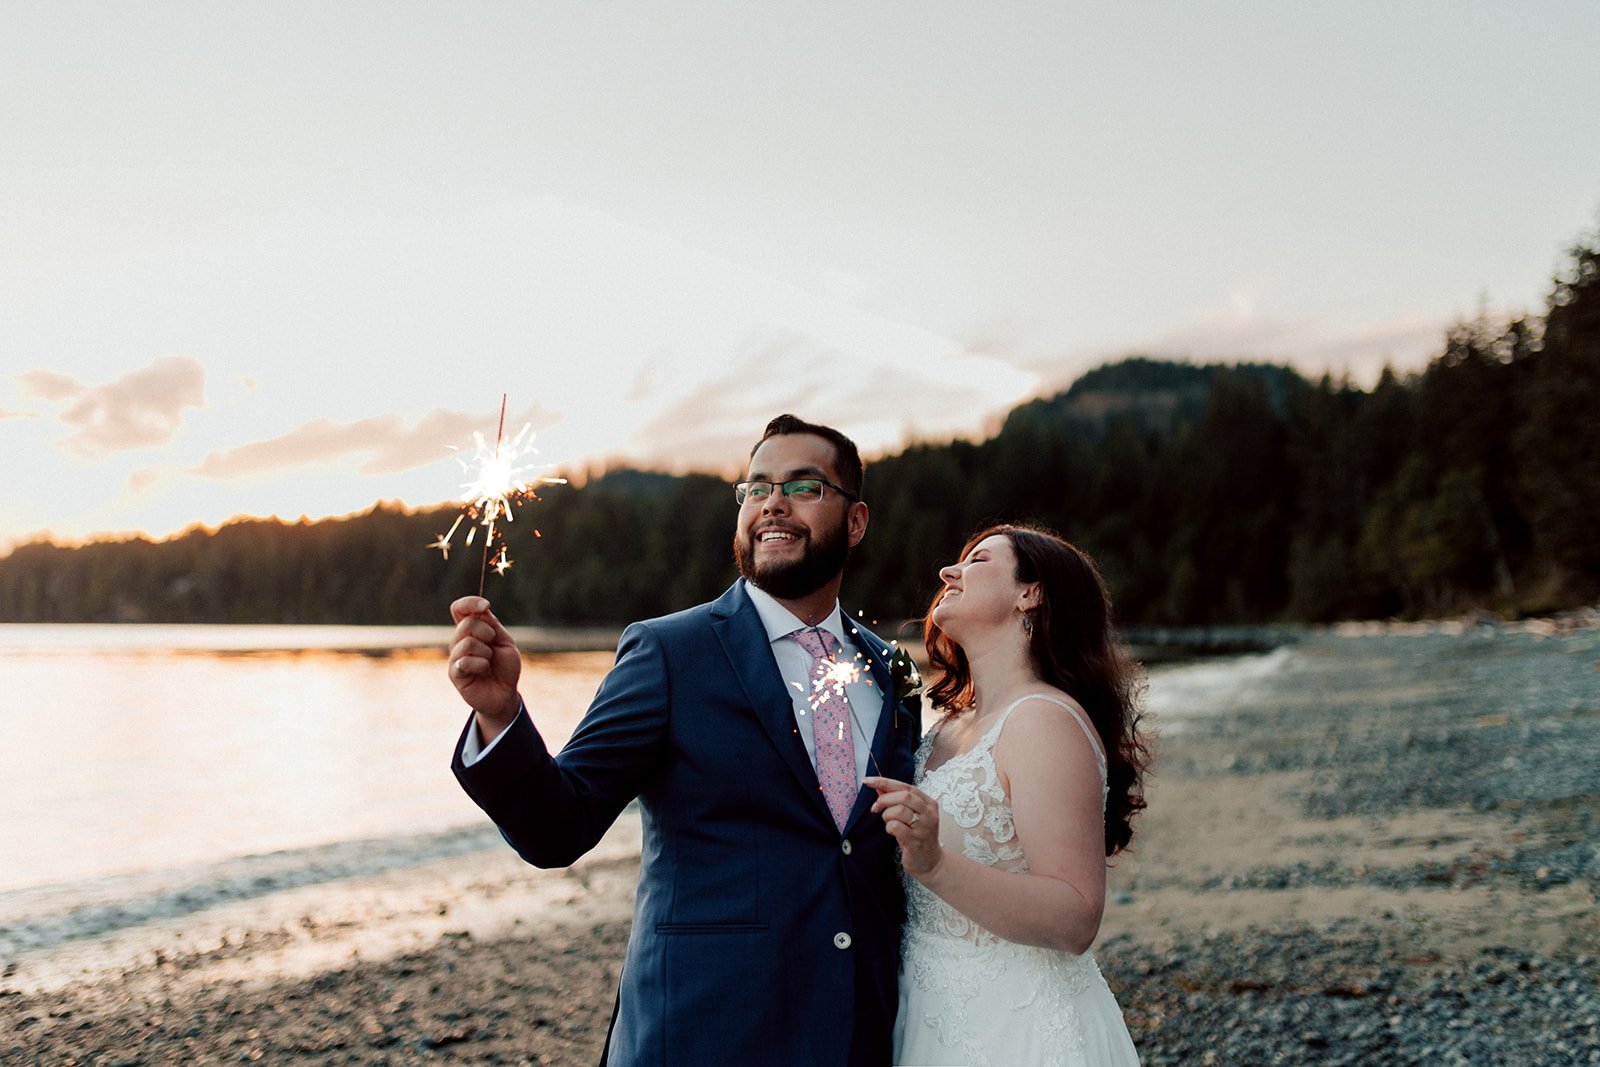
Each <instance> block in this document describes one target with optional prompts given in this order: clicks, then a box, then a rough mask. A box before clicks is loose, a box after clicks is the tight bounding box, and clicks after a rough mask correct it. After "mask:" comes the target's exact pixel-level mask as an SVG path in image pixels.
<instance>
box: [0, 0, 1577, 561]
mask: <svg viewBox="0 0 1600 1067" xmlns="http://www.w3.org/2000/svg"><path fill="white" fill-rule="evenodd" d="M1597 54H1600V4H1595V3H1593V2H1592V0H1567V2H1550V0H1528V2H1523V3H1518V4H1514V5H1512V4H1504V3H1487V2H1482V3H1479V2H1443V0H1415V2H1408V3H1404V4H1394V3H1375V2H1374V3H1367V2H1349V3H1339V4H1318V5H1311V4H1284V3H1281V2H1278V0H1231V2H1230V0H1219V2H1213V3H1207V4H1200V3H1194V2H1175V0H1145V2H1141V3H1137V4H1123V5H1117V4H1104V3H1097V4H1089V3H1080V2H1076V0H1049V2H1043V0H1041V2H996V3H990V4H971V3H950V2H943V0H921V2H917V3H903V2H873V0H865V2H863V0H855V2H851V3H838V2H830V0H806V2H804V3H800V2H789V0H763V2H761V3H748V2H728V3H714V4H713V3H673V4H660V3H645V2H627V3H595V2H590V3H563V2H540V3H509V2H489V0H485V2H480V3H473V4H445V3H427V4H424V3H410V2H400V0H385V2H382V3H360V2H346V3H337V4H330V3H326V2H323V0H317V2H311V3H306V2H298V0H275V2H273V3H271V4H216V3H211V2H206V3H180V2H169V0H151V2H148V3H142V4H102V3H78V2H74V0H45V2H31V0H30V2H17V3H10V4H7V5H6V6H5V8H4V10H3V12H0V146H3V150H0V205H3V206H0V455H3V456H4V457H5V463H4V469H5V474H4V481H3V485H4V490H3V492H0V550H4V549H5V548H6V547H8V546H10V545H13V544H16V543H18V542H21V541H25V540H29V539H34V538H39V537H52V538H56V539H59V540H67V541H71V540H80V539H85V538H91V537H99V536H111V535H125V534H128V533H136V532H142V533H145V534H148V535H151V536H157V537H160V536H167V535H170V534H173V533H175V532H177V531H180V530H182V529H184V528H186V527H188V526H190V525H192V524H196V523H200V524H206V525H216V524H218V523H221V522H223V521H225V520H227V519H228V518H230V517H233V516H236V515H258V516H266V515H277V516H280V517H283V518H286V519H293V518H297V517H299V516H302V515H307V516H310V517H312V518H320V517H324V516H328V515H338V514H347V513H350V512H354V511H359V510H362V509H364V508H366V507H369V506H371V505H372V504H373V503H374V502H376V501H380V500H381V501H402V502H404V503H406V504H409V505H413V506H426V505H432V504H436V503H439V502H442V501H446V500H449V499H451V498H453V497H454V496H456V495H457V494H458V493H459V492H460V488H461V482H462V481H463V479H464V475H463V472H462V470H461V467H460V466H459V464H458V462H457V459H456V455H457V453H455V452H453V451H452V448H453V447H465V448H471V446H472V445H473V435H474V433H478V434H486V435H488V436H489V437H491V438H492V437H493V435H494V433H495V431H496V426H497V424H498V416H499V410H500V403H501V398H502V395H503V394H504V395H505V396H506V397H507V398H508V399H507V404H508V408H509V415H508V418H507V432H508V434H509V433H514V432H515V431H516V430H517V429H519V428H520V427H521V426H523V425H532V427H533V429H534V431H536V433H537V442H538V447H539V449H540V453H541V454H540V456H539V461H540V462H548V463H550V464H552V465H553V467H554V468H558V469H560V470H562V471H569V472H583V471H592V470H598V469H601V468H603V467H604V466H607V465H617V464H621V463H631V464H642V465H649V466H652V467H656V468H660V469H667V470H673V471H685V470H691V469H692V470H704V471H709V472H712V473H725V474H728V475H730V476H733V475H734V474H735V472H737V471H738V470H739V468H740V465H741V461H742V460H743V458H744V456H745V455H747V453H748V450H749V447H750V444H751V443H752V442H753V441H754V439H755V438H756V437H757V436H759V433H760V430H761V428H762V426H764V425H765V423H766V421H767V420H768V419H769V418H770V417H772V416H773V415H776V414H778V413H779V412H783V411H792V412H795V413H797V414H800V415H802V416H803V417H806V418H811V419H815V420H818V421H822V422H826V423H830V424H832V425H836V426H838V427H840V428H841V429H843V430H844V431H845V432H846V433H848V434H850V435H851V436H852V437H854V438H855V439H856V440H857V441H858V442H859V443H860V444H861V446H862V448H863V450H864V452H866V453H867V454H868V455H869V456H870V455H874V454H883V453H885V452H890V451H894V450H896V449H898V448H900V447H902V446H903V445H904V444H905V443H906V442H908V441H938V440H947V439H949V438H951V437H954V436H962V437H968V438H976V437H981V436H982V435H984V434H986V433H989V432H992V431H993V429H994V428H995V427H996V426H997V425H998V421H999V420H1000V419H1001V418H1003V416H1004V413H1005V412H1006V411H1007V410H1009V409H1010V408H1011V407H1013V406H1014V405H1016V404H1017V403H1019V402H1021V401H1023V400H1026V399H1028V398H1030V397H1033V396H1039V395H1049V394H1051V393H1053V392H1055V391H1057V390H1059V389H1061V388H1064V387H1065V386H1066V385H1068V384H1069V383H1070V382H1071V381H1072V380H1074V379H1075V378H1076V377H1078V376H1079V375H1081V374H1082V373H1083V372H1084V371H1086V370H1088V369H1090V368H1092V367H1094V366H1096V365H1099V364H1101V363H1104V362H1107V361H1110V360H1113V359H1118V358H1122V357H1124V356H1128V355H1134V354H1144V355H1154V356H1160V357H1170V358H1178V359H1196V360H1237V359H1252V360H1272V361H1277V362H1286V363H1290V364H1292V365H1294V366H1296V367H1298V368H1300V369H1301V370H1303V371H1304V372H1305V373H1307V374H1308V375H1320V374H1322V373H1323V372H1324V371H1330V372H1332V373H1333V374H1335V375H1336V376H1338V375H1348V376H1349V377H1350V378H1351V379H1352V380H1354V381H1356V382H1358V383H1362V384H1367V383H1370V382H1371V381H1372V380H1374V379H1375V378H1376V376H1377V374H1378V372H1379V370H1380V368H1381V367H1382V366H1383V365H1384V364H1386V363H1387V364H1391V365H1393V366H1395V367H1396V368H1399V369H1401V370H1406V369H1416V368H1419V367H1421V366H1423V365H1424V364H1425V363H1426V362H1427V360H1428V359H1429V358H1431V357H1432V356H1433V355H1434V354H1436V353H1437V351H1438V350H1439V348H1440V347H1441V341H1442V337H1443V333H1444V330H1445V329H1446V328H1447V327H1448V326H1449V325H1450V324H1451V323H1453V322H1457V321H1460V320H1461V319H1464V318H1471V317H1473V316H1476V315H1478V314H1479V313H1488V314H1494V315H1498V314H1514V313H1517V312H1519V311H1532V312H1538V311H1539V310H1541V309H1542V308H1543V306H1544V300H1545V296H1546V295H1547V292H1548V289H1549V285H1550V278H1551V275H1552V273H1553V272H1554V271H1556V270H1557V269H1559V268H1560V266H1561V264H1562V261H1563V256H1564V253H1565V250H1566V249H1567V248H1568V247H1570V245H1571V244H1572V243H1573V242H1574V241H1575V240H1576V239H1578V238H1579V237H1581V236H1582V235H1584V234H1585V233H1589V232H1593V229H1594V227H1595V225H1596V223H1597V221H1600V137H1596V136H1595V135H1594V129H1595V126H1594V118H1595V114H1594V108H1593V100H1594V92H1593V88H1594V87H1593V80H1592V71H1593V57H1594V56H1595V55H1597Z"/></svg>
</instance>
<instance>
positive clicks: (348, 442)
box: [190, 405, 555, 479]
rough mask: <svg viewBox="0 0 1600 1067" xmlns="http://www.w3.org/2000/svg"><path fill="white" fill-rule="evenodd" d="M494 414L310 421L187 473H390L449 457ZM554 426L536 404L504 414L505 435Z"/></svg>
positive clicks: (227, 452)
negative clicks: (346, 460)
mask: <svg viewBox="0 0 1600 1067" xmlns="http://www.w3.org/2000/svg"><path fill="white" fill-rule="evenodd" d="M498 414H499V413H498V412H496V413H495V414H494V415H491V416H485V415H484V414H482V413H479V412H466V411H432V412H429V413H428V414H426V415H424V416H423V417H422V418H420V419H418V420H417V421H416V422H415V423H413V424H409V425H408V424H407V423H406V421H405V420H404V419H402V418H401V417H400V416H399V415H377V416H374V417H372V418H369V419H358V420H357V421H355V422H335V421H333V420H332V419H313V420H311V421H310V422H308V423H304V424H303V425H301V426H297V427H295V428H294V429H293V430H290V431H289V432H288V433H285V434H280V435H279V436H277V437H273V438H269V439H267V440H265V441H252V442H251V443H249V444H245V445H240V446H238V447H237V448H229V449H223V450H220V451H216V452H212V453H211V454H210V455H208V456H206V458H205V459H204V460H202V461H201V462H200V465H199V466H197V467H194V468H192V470H191V471H190V473H192V474H198V475H201V476H202V477H206V478H219V479H230V478H248V477H251V476H252V475H257V474H266V473H269V472H271V471H277V470H284V469H287V468H291V467H305V466H311V465H312V464H318V463H327V462H329V461H331V460H335V459H339V458H342V457H344V456H352V455H356V456H359V455H365V456H366V457H367V459H366V460H365V462H363V463H362V464H361V465H360V466H359V467H358V468H357V470H358V471H359V472H360V473H362V474H394V473H396V472H399V471H405V470H411V469H413V468H415V467H423V466H426V465H427V464H429V463H434V462H437V461H438V460H440V459H442V458H444V457H445V456H448V455H451V454H452V453H451V452H450V451H449V448H448V446H449V445H452V444H454V445H459V446H465V445H467V444H469V443H470V442H471V441H472V434H473V432H474V431H477V432H479V433H485V427H493V426H494V425H495V422H496V419H497V418H498ZM554 422H555V419H554V418H553V417H552V416H551V415H550V414H549V413H547V412H545V411H544V410H543V409H541V408H539V407H538V406H537V405H535V406H534V407H532V408H529V409H528V410H526V411H523V412H521V413H519V414H516V415H509V416H507V418H506V433H507V435H508V436H509V435H511V434H513V433H515V432H517V431H518V430H520V429H521V428H522V427H523V425H525V424H531V425H532V426H533V428H534V430H535V431H539V430H542V429H545V428H546V427H548V426H550V425H551V424H552V423H554Z"/></svg>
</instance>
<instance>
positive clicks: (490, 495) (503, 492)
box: [427, 395, 567, 596]
mask: <svg viewBox="0 0 1600 1067" xmlns="http://www.w3.org/2000/svg"><path fill="white" fill-rule="evenodd" d="M505 427H506V398H505V396H504V395H502V396H501V397H500V429H499V431H498V432H497V433H496V434H495V441H494V446H493V447H492V448H491V447H490V446H489V444H488V442H486V441H485V440H484V437H483V434H481V433H474V434H473V435H472V439H473V442H474V444H475V446H476V447H475V448H474V449H473V452H472V455H471V456H470V457H468V458H466V459H462V460H460V463H461V467H462V469H463V470H465V471H466V472H467V474H468V476H469V478H470V479H471V480H470V481H467V482H464V483H462V486H461V487H462V488H463V489H464V490H466V493H465V495H464V496H463V497H462V499H463V500H464V501H465V503H464V504H463V506H462V509H461V514H459V515H457V516H456V521H455V522H453V523H451V525H450V529H449V530H448V531H446V532H445V533H442V534H440V535H439V537H438V539H437V540H435V541H432V542H430V543H429V544H428V546H427V547H429V548H436V549H438V550H439V553H440V555H442V556H443V557H444V558H445V559H447V560H448V559H449V558H450V547H451V539H452V538H454V537H455V534H456V531H457V530H458V529H460V528H461V523H462V520H464V519H469V520H471V521H472V524H473V525H472V526H470V527H469V528H468V529H467V536H466V540H465V542H464V544H465V545H471V544H472V541H473V538H474V537H476V536H477V533H478V528H479V527H480V526H481V527H482V528H483V530H484V535H483V566H482V567H481V568H480V569H479V572H478V595H480V596H482V595H483V580H484V576H485V575H486V574H487V573H488V571H489V568H490V567H493V568H494V571H495V573H496V574H500V575H503V574H505V572H506V571H508V570H510V569H511V556H510V555H509V554H508V553H507V552H506V541H505V535H504V533H503V531H502V530H501V528H500V526H501V523H502V522H505V523H510V522H511V521H512V520H513V518H514V514H513V512H514V509H515V508H516V507H518V506H520V505H522V504H524V503H526V502H527V501H529V500H538V499H539V487H540V486H544V485H565V484H566V482H567V480H566V479H565V478H550V477H545V476H542V475H536V474H534V473H533V472H535V471H538V470H542V469H545V467H546V466H548V465H539V464H532V463H524V462H522V460H523V459H524V458H525V457H528V456H535V455H538V449H536V448H534V447H533V437H534V434H533V425H532V424H531V423H530V424H528V425H526V426H524V427H523V428H522V429H521V431H520V432H518V434H517V435H516V437H514V438H512V439H511V441H510V442H507V441H506V440H505ZM533 534H534V536H535V537H537V536H539V531H538V530H535V531H533Z"/></svg>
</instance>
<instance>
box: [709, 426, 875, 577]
mask: <svg viewBox="0 0 1600 1067" xmlns="http://www.w3.org/2000/svg"><path fill="white" fill-rule="evenodd" d="M836 466H837V459H836V456H835V453H834V449H833V445H832V444H831V443H830V442H828V441H827V440H826V439H824V438H821V437H818V436H816V435H815V434H809V433H793V434H779V435H777V436H774V437H769V438H767V439H766V440H765V441H763V442H761V445H760V446H759V447H758V448H757V449H756V451H755V454H754V455H752V456H751V457H750V472H749V474H747V475H746V477H747V478H748V479H751V480H764V481H772V482H780V483H781V482H785V481H788V480H790V479H792V478H804V477H807V476H812V477H818V478H825V479H827V480H828V481H830V482H835V483H837V482H838V481H839V473H838V471H837V470H836V469H835V467H836ZM860 507H861V505H858V504H853V503H852V502H851V501H850V499H849V498H848V497H846V496H844V495H843V494H842V493H839V492H837V491H835V490H831V489H828V490H824V492H823V497H822V499H821V500H815V501H810V502H801V501H794V500H790V499H789V498H788V497H786V496H784V495H783V491H782V489H781V488H780V489H779V490H777V491H775V492H773V493H771V494H769V495H767V496H766V497H764V498H762V499H756V498H755V497H751V498H749V499H747V500H746V501H745V503H744V504H743V505H742V506H741V507H740V508H739V522H738V526H737V527H736V529H735V530H734V536H733V554H734V559H735V560H736V561H737V562H738V564H739V573H740V574H742V575H744V577H745V580H746V581H748V582H750V583H751V584H753V585H756V586H759V587H760V588H762V589H764V590H766V591H767V592H768V593H771V594H772V595H773V596H774V597H777V598H778V599H779V600H794V599H798V598H800V597H803V596H807V595H809V594H811V593H814V592H816V591H817V590H818V589H820V588H822V587H823V586H824V585H825V584H827V583H828V581H829V580H831V579H832V578H834V577H835V576H836V575H838V574H839V572H840V571H842V570H844V562H845V558H846V557H847V556H848V555H849V554H850V549H851V548H852V547H853V546H854V545H855V544H857V543H858V542H859V541H860V540H861V534H862V533H863V532H864V531H865V524H864V523H853V522H852V521H851V518H852V509H854V508H860ZM862 511H863V512H864V511H865V509H864V508H862ZM858 526H859V527H860V528H859V529H858V528H857V527H858Z"/></svg>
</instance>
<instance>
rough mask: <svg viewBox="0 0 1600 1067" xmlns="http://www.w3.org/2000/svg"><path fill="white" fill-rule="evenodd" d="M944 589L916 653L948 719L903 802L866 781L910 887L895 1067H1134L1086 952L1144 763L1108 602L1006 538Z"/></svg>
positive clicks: (996, 539) (1064, 556)
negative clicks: (932, 676) (924, 655)
mask: <svg viewBox="0 0 1600 1067" xmlns="http://www.w3.org/2000/svg"><path fill="white" fill-rule="evenodd" d="M939 577H940V579H941V580H942V581H943V583H944V587H943V589H941V590H940V592H939V595H938V596H937V597H936V598H935V600H934V603H933V607H932V610H931V611H930V612H929V614H928V618H927V623H926V634H925V640H926V644H927V649H928V657H929V660H930V662H931V663H932V665H933V667H934V668H935V671H936V674H937V677H936V680H935V682H934V684H933V685H932V686H931V687H930V689H929V696H930V698H931V699H932V701H933V703H934V704H935V706H939V707H943V708H944V709H945V715H944V717H943V718H942V719H940V720H939V721H938V723H937V724H936V725H935V726H934V727H933V729H931V730H930V731H929V732H928V734H927V736H926V737H924V738H923V741H922V747H921V748H920V749H919V750H918V752H917V762H916V785H915V786H912V785H908V784H906V783H903V782H896V781H894V780H892V779H888V778H869V779H867V784H868V785H869V786H871V787H872V788H874V789H875V790H877V792H878V798H877V800H876V802H875V804H874V808H873V810H875V811H878V812H881V813H882V815H883V818H884V820H885V822H886V824H887V827H888V830H889V832H890V833H891V834H893V835H894V837H895V838H896V840H898V841H899V843H900V847H901V853H902V862H903V865H904V868H905V874H906V896H907V916H906V927H905V942H904V946H903V962H902V966H901V977H900V1012H899V1018H898V1021H897V1023H896V1027H895V1043H894V1044H895V1063H897V1064H903V1065H935V1064H968V1065H980V1064H982V1065H993V1067H1020V1065H1034V1064H1038V1065H1046V1064H1048V1065H1053V1067H1125V1065H1126V1067H1137V1065H1138V1062H1139V1058H1138V1054H1137V1053H1136V1052H1135V1051H1134V1047H1133V1041H1132V1039H1131V1038H1130V1037H1129V1035H1128V1029H1127V1026H1126V1025H1125V1024H1124V1022H1123V1019H1122V1012H1121V1010H1120V1009H1119V1008H1118V1007H1117V1002H1116V999H1115V998H1114V997H1113V996H1112V993H1111V990H1110V989H1109V988H1107V986H1106V983H1105V980H1104V979H1103V978H1102V977H1101V976H1100V969H1099V967H1098V966H1097V965H1096V964H1095V959H1094V955H1093V953H1092V952H1091V951H1090V946H1091V945H1092V944H1093V943H1094V939H1095V935H1096V933H1097V932H1098V931H1099V928H1100V916H1101V912H1102V910H1103V908H1104V904H1105V888H1106V857H1108V856H1111V855H1114V854H1115V853H1116V852H1118V851H1120V850H1121V849H1122V848H1123V847H1124V846H1126V845H1127V843H1128V841H1129V839H1130V837H1131V835H1132V829H1131V826H1130V819H1131V818H1132V817H1133V815H1134V814H1135V813H1137V812H1138V811H1139V810H1140V809H1141V808H1143V807H1144V798H1143V796H1142V794H1141V792H1140V790H1141V783H1142V780H1143V777H1144V772H1145V768H1146V766H1147V764H1148V762H1149V751H1148V748H1147V747H1146V743H1145V741H1144V739H1142V738H1141V737H1140V735H1139V731H1138V718H1139V716H1138V710H1137V707H1136V701H1135V697H1136V694H1137V686H1138V668H1137V665H1136V664H1134V663H1133V662H1132V661H1131V660H1130V659H1128V657H1127V656H1126V654H1125V653H1123V652H1122V651H1121V649H1120V648H1119V647H1118V645H1117V644H1116V643H1115V641H1114V636H1113V633H1112V630H1111V620H1110V614H1111V612H1110V601H1109V598H1108V597H1107V595H1106V591H1105V585H1104V583H1103V582H1102V580H1101V578H1100V575H1099V572H1098V571H1097V570H1096V569H1095V566H1094V564H1093V562H1092V561H1091V560H1089V558H1088V557H1087V556H1085V555H1084V554H1083V553H1082V552H1080V551H1079V550H1078V549H1076V548H1074V547H1073V546H1071V545H1069V544H1068V543H1067V542H1065V541H1063V540H1061V539H1060V538H1058V537H1055V536H1054V535H1052V534H1049V533H1045V532H1043V531H1040V530H1036V529H1031V528H1027V527H1016V526H998V527H993V528H991V529H989V530H985V531H983V532H982V533H980V534H978V535H977V536H976V537H974V538H973V539H972V540H971V541H970V542H968V544H967V546H966V548H965V549H964V550H963V552H962V555H961V560H960V562H958V563H956V564H953V565H952V566H949V567H946V568H944V569H943V570H941V571H940V572H939Z"/></svg>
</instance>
